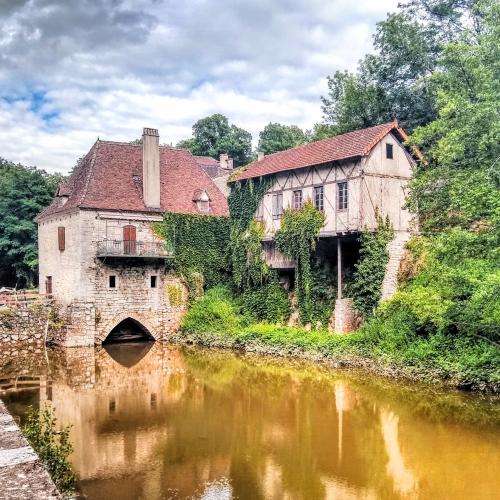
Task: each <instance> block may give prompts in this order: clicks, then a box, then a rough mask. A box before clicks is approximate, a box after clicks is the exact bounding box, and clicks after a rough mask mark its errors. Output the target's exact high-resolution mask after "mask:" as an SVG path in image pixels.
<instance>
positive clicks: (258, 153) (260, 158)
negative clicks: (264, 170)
mask: <svg viewBox="0 0 500 500" xmlns="http://www.w3.org/2000/svg"><path fill="white" fill-rule="evenodd" d="M264 156H265V155H264V152H263V151H257V161H260V160H263V159H264Z"/></svg>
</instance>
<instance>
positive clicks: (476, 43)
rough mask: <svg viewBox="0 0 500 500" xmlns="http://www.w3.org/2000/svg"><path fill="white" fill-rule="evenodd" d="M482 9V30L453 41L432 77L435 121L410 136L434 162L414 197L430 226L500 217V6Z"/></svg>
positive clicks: (420, 175) (421, 172)
mask: <svg viewBox="0 0 500 500" xmlns="http://www.w3.org/2000/svg"><path fill="white" fill-rule="evenodd" d="M477 8H478V9H479V13H478V16H480V17H481V19H482V26H481V31H480V33H479V34H478V33H477V31H476V29H470V30H469V31H466V32H464V33H462V36H461V39H460V41H458V42H452V43H449V44H447V45H446V47H445V49H444V51H443V53H442V56H441V58H440V61H439V63H440V68H441V69H440V70H439V71H436V73H435V74H434V75H433V77H432V80H433V84H434V85H435V87H436V95H437V101H436V102H437V108H438V117H437V119H436V120H434V121H433V122H432V123H430V124H428V125H427V126H425V127H421V128H418V129H417V130H416V131H415V133H414V135H413V137H412V139H411V142H412V143H413V144H416V145H417V146H419V147H420V148H421V149H423V150H424V152H425V156H426V159H427V160H428V164H426V165H424V166H422V167H421V168H419V169H418V170H417V173H416V176H415V179H414V181H413V183H412V191H411V197H410V206H411V208H413V209H414V210H416V209H417V207H418V212H419V215H420V218H421V225H422V228H423V229H424V230H429V231H436V230H441V229H443V228H446V227H450V226H460V227H463V228H471V227H474V226H473V225H474V224H476V226H477V225H478V224H479V225H481V224H483V225H488V224H491V223H492V221H494V220H496V221H497V223H498V222H499V219H500V197H499V196H498V188H499V187H500V158H499V157H500V105H499V103H500V6H499V4H498V3H496V2H494V1H493V0H486V1H482V2H479V3H478V5H477Z"/></svg>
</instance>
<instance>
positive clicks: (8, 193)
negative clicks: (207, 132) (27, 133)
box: [0, 158, 62, 286]
mask: <svg viewBox="0 0 500 500" xmlns="http://www.w3.org/2000/svg"><path fill="white" fill-rule="evenodd" d="M61 180H62V177H61V176H60V175H59V174H54V175H53V174H48V173H47V172H45V171H44V170H39V169H37V168H35V167H25V166H23V165H20V164H14V163H11V162H8V161H7V160H4V159H2V158H0V285H4V286H16V285H17V286H31V285H33V284H35V283H36V281H37V277H38V276H37V267H38V249H37V228H36V223H35V222H34V221H33V219H34V217H35V216H36V215H38V214H39V213H40V212H41V211H42V210H43V209H44V208H45V207H46V206H47V205H48V204H49V203H50V202H51V200H52V197H53V196H54V193H55V191H56V189H57V186H58V185H59V183H60V182H61Z"/></svg>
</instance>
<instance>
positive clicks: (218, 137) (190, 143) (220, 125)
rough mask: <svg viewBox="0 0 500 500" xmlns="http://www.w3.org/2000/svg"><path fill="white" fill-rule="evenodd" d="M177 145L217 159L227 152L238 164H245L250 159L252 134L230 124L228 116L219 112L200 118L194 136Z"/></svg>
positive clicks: (194, 152) (194, 128) (195, 153)
mask: <svg viewBox="0 0 500 500" xmlns="http://www.w3.org/2000/svg"><path fill="white" fill-rule="evenodd" d="M177 146H178V147H182V148H186V149H188V150H189V151H191V153H193V154H194V155H200V156H211V157H212V158H215V159H217V160H218V159H219V156H220V155H221V153H227V154H228V155H229V156H230V157H231V158H233V159H234V161H235V163H236V164H237V165H244V164H246V163H248V161H249V160H250V154H251V151H252V135H251V134H250V132H247V131H246V130H244V129H242V128H239V127H237V126H236V125H230V124H229V121H228V119H227V117H226V116H224V115H222V114H220V113H217V114H214V115H211V116H207V117H206V118H202V119H201V120H198V121H197V122H196V123H195V124H194V125H193V137H192V138H190V139H185V140H183V141H180V142H179V143H178V144H177Z"/></svg>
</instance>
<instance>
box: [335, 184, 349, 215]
mask: <svg viewBox="0 0 500 500" xmlns="http://www.w3.org/2000/svg"><path fill="white" fill-rule="evenodd" d="M348 208H349V182H348V181H340V182H337V210H338V211H339V212H345V211H346V210H347V209H348Z"/></svg>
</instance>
